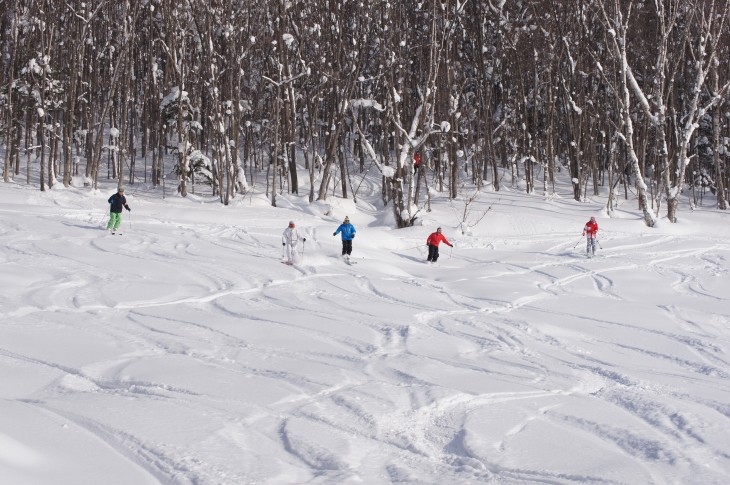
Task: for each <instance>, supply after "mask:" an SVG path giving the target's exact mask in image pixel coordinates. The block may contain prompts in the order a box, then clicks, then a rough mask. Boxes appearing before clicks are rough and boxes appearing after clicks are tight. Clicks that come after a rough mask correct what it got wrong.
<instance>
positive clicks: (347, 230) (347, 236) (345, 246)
mask: <svg viewBox="0 0 730 485" xmlns="http://www.w3.org/2000/svg"><path fill="white" fill-rule="evenodd" d="M340 233H342V256H344V257H345V259H348V260H349V259H350V253H352V240H353V239H354V238H355V226H353V225H352V224H350V218H349V217H347V216H345V220H344V222H343V223H342V224H340V227H338V228H337V230H336V231H335V232H334V233H333V234H332V235H333V236H336V235H337V234H340Z"/></svg>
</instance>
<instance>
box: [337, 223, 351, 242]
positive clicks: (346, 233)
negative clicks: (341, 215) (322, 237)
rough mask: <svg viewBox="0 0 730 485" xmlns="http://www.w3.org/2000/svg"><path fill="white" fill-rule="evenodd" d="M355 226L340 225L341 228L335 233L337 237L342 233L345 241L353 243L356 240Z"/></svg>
mask: <svg viewBox="0 0 730 485" xmlns="http://www.w3.org/2000/svg"><path fill="white" fill-rule="evenodd" d="M355 232H356V231H355V226H353V225H352V224H340V227H338V228H337V230H336V231H335V236H336V235H337V234H339V233H342V240H343V241H352V240H353V239H354V238H355Z"/></svg>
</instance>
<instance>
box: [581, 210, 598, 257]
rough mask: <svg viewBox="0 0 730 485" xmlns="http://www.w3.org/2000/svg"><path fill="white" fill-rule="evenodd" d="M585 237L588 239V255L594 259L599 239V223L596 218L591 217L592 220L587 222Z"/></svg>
mask: <svg viewBox="0 0 730 485" xmlns="http://www.w3.org/2000/svg"><path fill="white" fill-rule="evenodd" d="M583 235H584V236H585V237H586V254H588V257H589V258H592V257H593V255H594V254H596V237H598V223H597V222H596V218H595V217H591V220H590V221H588V222H586V225H585V227H584V228H583Z"/></svg>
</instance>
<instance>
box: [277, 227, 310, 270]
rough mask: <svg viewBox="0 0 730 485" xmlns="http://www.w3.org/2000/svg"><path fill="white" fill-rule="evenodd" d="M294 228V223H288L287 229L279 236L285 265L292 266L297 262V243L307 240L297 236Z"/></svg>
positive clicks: (297, 232) (297, 233)
mask: <svg viewBox="0 0 730 485" xmlns="http://www.w3.org/2000/svg"><path fill="white" fill-rule="evenodd" d="M295 226H296V225H295V224H294V221H289V227H287V228H286V229H284V234H283V235H282V236H281V245H282V246H284V256H285V257H286V264H294V263H297V262H298V261H299V251H298V247H299V241H300V240H301V241H302V242H305V241H306V240H307V238H306V237H302V236H301V235H300V234H299V231H298V230H297V228H296V227H295Z"/></svg>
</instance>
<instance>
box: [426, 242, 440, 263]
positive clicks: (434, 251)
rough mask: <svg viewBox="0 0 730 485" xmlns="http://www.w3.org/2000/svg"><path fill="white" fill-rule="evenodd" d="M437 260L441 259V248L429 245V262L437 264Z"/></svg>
mask: <svg viewBox="0 0 730 485" xmlns="http://www.w3.org/2000/svg"><path fill="white" fill-rule="evenodd" d="M437 259H439V247H438V246H434V245H433V244H429V245H428V259H427V261H433V262H434V263H435V262H436V260H437Z"/></svg>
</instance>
